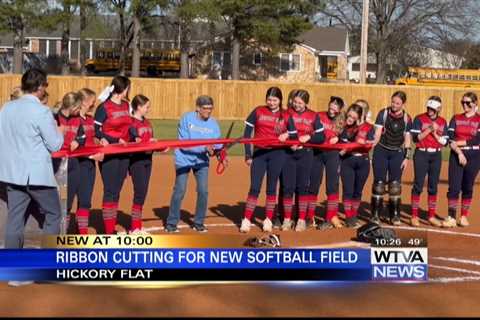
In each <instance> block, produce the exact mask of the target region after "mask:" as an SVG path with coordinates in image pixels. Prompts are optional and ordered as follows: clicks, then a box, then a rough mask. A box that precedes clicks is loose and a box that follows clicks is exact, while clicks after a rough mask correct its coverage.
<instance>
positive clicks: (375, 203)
mask: <svg viewBox="0 0 480 320" xmlns="http://www.w3.org/2000/svg"><path fill="white" fill-rule="evenodd" d="M384 194H385V184H384V183H383V181H375V182H374V183H373V185H372V201H371V204H370V207H371V214H372V217H371V220H372V222H376V223H378V222H380V216H381V212H382V208H383V195H384Z"/></svg>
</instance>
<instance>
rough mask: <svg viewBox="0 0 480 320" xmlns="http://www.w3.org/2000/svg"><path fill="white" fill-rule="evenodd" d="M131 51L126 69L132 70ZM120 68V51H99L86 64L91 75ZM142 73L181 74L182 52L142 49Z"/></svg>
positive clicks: (126, 62) (150, 74)
mask: <svg viewBox="0 0 480 320" xmlns="http://www.w3.org/2000/svg"><path fill="white" fill-rule="evenodd" d="M132 55H133V52H132V50H131V49H129V50H128V51H127V57H126V61H125V69H126V70H131V69H132ZM119 67H120V51H119V50H118V49H110V48H102V49H98V50H97V51H96V53H95V57H94V58H93V59H88V60H87V61H86V62H85V68H86V69H87V71H88V72H89V73H98V72H106V71H116V70H118V69H119ZM140 71H144V72H147V74H148V75H149V76H155V75H161V74H162V73H164V72H180V51H179V50H160V49H142V50H141V51H140Z"/></svg>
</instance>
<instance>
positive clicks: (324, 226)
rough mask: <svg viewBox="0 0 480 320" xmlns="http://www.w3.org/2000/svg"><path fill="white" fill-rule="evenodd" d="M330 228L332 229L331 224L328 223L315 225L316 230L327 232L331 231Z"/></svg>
mask: <svg viewBox="0 0 480 320" xmlns="http://www.w3.org/2000/svg"><path fill="white" fill-rule="evenodd" d="M332 228H333V224H331V223H330V222H328V221H323V222H322V223H319V224H318V225H317V230H328V229H332Z"/></svg>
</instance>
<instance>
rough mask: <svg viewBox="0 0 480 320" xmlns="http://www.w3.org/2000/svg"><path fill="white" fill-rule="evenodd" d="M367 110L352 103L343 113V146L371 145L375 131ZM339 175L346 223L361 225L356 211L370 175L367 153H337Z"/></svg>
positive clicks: (344, 151) (352, 226) (341, 135)
mask: <svg viewBox="0 0 480 320" xmlns="http://www.w3.org/2000/svg"><path fill="white" fill-rule="evenodd" d="M367 112H368V109H367V108H362V106H360V105H358V104H352V105H351V106H350V107H349V108H348V110H347V114H346V119H345V128H344V129H343V131H342V133H341V134H340V142H342V143H359V144H366V143H369V142H373V139H374V135H375V131H374V129H373V126H372V125H371V124H370V123H368V122H366V121H365V118H366V113H367ZM340 157H341V167H340V176H341V178H342V188H343V207H344V209H345V224H346V225H347V227H349V228H357V227H359V226H360V221H358V208H359V206H360V201H361V199H362V192H363V187H364V186H365V183H366V182H367V178H368V175H369V173H370V158H369V155H368V151H363V150H362V151H355V150H352V151H346V150H341V151H340Z"/></svg>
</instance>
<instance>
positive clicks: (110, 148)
mask: <svg viewBox="0 0 480 320" xmlns="http://www.w3.org/2000/svg"><path fill="white" fill-rule="evenodd" d="M234 142H235V143H243V144H253V145H261V146H262V147H265V146H268V147H272V148H278V147H286V146H292V145H302V146H304V147H311V148H316V149H322V150H342V149H345V150H347V151H354V150H355V151H358V152H368V150H370V149H371V147H372V145H366V144H359V143H337V144H312V143H305V144H302V143H300V142H299V141H294V140H287V141H285V142H280V141H279V140H278V139H272V138H244V139H196V140H157V141H152V142H139V143H137V142H132V143H126V144H110V145H107V146H100V145H99V146H92V147H82V148H80V149H78V150H75V151H58V152H55V153H53V154H52V157H53V158H63V157H86V156H91V155H94V154H98V153H103V154H105V155H111V154H125V153H136V152H147V151H162V150H165V149H166V148H190V147H198V146H207V145H215V144H228V143H234ZM225 156H226V154H225Z"/></svg>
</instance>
